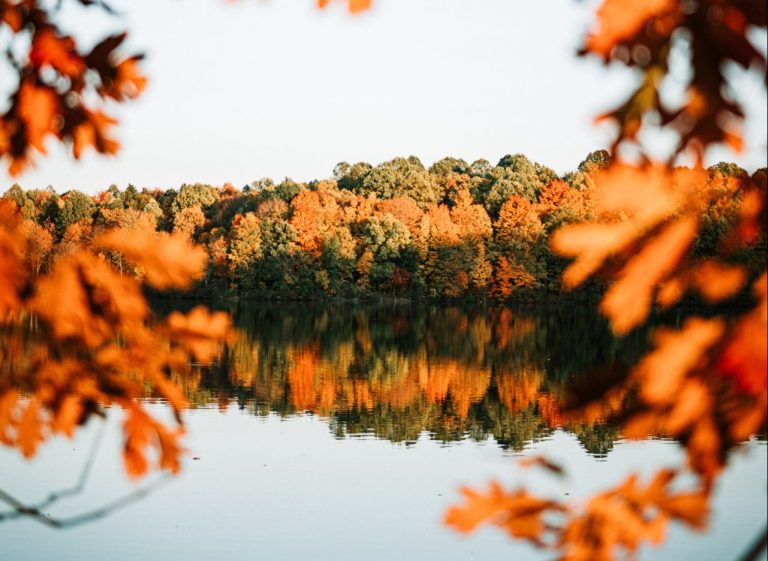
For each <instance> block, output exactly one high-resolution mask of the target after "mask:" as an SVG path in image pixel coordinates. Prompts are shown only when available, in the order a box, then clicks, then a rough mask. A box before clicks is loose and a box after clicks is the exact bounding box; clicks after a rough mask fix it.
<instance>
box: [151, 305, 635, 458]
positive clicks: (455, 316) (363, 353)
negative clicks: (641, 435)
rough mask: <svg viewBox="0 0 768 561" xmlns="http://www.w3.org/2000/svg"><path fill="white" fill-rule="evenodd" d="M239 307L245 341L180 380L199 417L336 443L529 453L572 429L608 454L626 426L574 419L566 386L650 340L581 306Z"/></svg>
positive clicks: (631, 355) (628, 356) (621, 363)
mask: <svg viewBox="0 0 768 561" xmlns="http://www.w3.org/2000/svg"><path fill="white" fill-rule="evenodd" d="M169 305H170V304H169V303H167V302H165V303H162V302H161V303H159V304H158V307H159V308H161V309H162V308H163V307H164V306H165V307H167V306H169ZM176 305H177V304H176V303H174V306H176ZM230 311H231V312H232V313H233V316H234V319H235V324H236V326H237V327H238V329H239V330H240V332H241V337H240V338H239V339H237V341H235V342H234V343H232V344H231V345H229V346H228V347H227V348H226V349H225V352H224V354H223V356H222V358H221V361H220V362H218V363H217V364H214V365H210V366H207V367H203V368H200V369H197V370H196V372H195V374H194V375H193V376H191V377H190V376H187V377H183V378H182V377H180V376H177V379H176V382H177V383H179V384H180V385H181V386H182V387H183V388H184V390H185V393H186V396H187V398H188V399H189V401H190V404H191V406H192V407H193V408H200V407H210V406H214V405H215V406H217V407H219V408H221V409H222V410H223V409H225V408H227V407H228V406H229V405H230V404H231V403H232V402H236V403H237V406H238V407H239V408H241V409H243V410H247V411H250V412H252V413H253V414H254V415H260V416H264V415H268V414H270V413H275V414H277V415H279V416H282V417H290V416H292V415H296V414H299V413H303V412H309V413H312V414H316V415H319V416H321V417H322V418H324V419H327V420H328V421H329V425H330V429H331V430H332V431H333V433H334V434H335V435H336V436H337V437H339V438H343V437H347V436H356V435H374V436H376V437H378V438H382V439H387V440H390V441H393V442H404V443H406V444H408V443H413V442H415V441H416V440H417V439H418V438H419V435H420V434H421V433H423V432H425V431H426V432H427V433H429V435H430V436H431V438H433V439H436V440H439V441H442V442H452V441H458V440H462V439H466V438H471V439H474V440H477V441H484V440H486V439H488V437H491V436H492V437H493V438H494V440H495V441H496V442H497V443H498V444H499V445H500V446H501V447H503V448H505V449H512V450H522V448H523V447H524V446H525V445H526V444H527V443H530V442H531V441H535V440H537V439H541V438H542V437H545V436H547V435H549V434H551V433H552V431H553V430H555V429H556V428H563V429H564V430H566V431H568V432H571V433H573V434H574V435H576V436H577V438H578V439H579V441H580V442H581V443H582V445H583V446H584V448H585V449H586V450H587V451H588V452H589V453H591V454H594V455H605V454H607V453H608V452H609V451H610V450H611V449H612V447H613V444H614V442H615V441H616V440H617V438H618V436H619V434H618V430H617V428H616V427H615V426H612V425H610V424H606V423H605V422H604V419H603V418H601V416H600V415H598V416H597V418H596V419H593V421H592V422H589V423H586V422H566V421H565V420H564V419H563V416H562V414H561V409H560V407H561V402H562V398H563V397H564V392H565V387H566V385H567V384H568V385H571V384H570V383H573V382H578V381H579V379H580V378H583V377H585V376H587V377H588V376H593V375H595V373H599V372H605V371H615V370H621V369H625V368H627V367H628V366H629V365H631V364H632V363H633V362H634V361H636V360H637V357H638V356H640V354H641V353H642V351H643V349H644V346H645V335H644V333H636V334H634V335H633V336H632V337H629V338H624V339H614V338H613V337H612V336H611V335H610V333H609V331H608V329H607V327H606V326H605V324H604V322H603V321H602V320H601V319H600V318H599V317H597V316H595V315H593V314H591V313H590V312H588V311H585V310H584V309H574V308H557V309H550V310H537V311H531V310H527V311H526V310H513V309H510V308H506V307H491V308H480V307H464V308H462V307H455V306H415V305H400V306H393V305H387V306H348V305H331V306H329V305H322V306H320V305H317V306H311V305H307V304H285V303H283V304H272V305H264V304H259V305H249V304H247V303H243V304H241V305H240V306H239V307H236V308H235V309H232V310H230ZM148 397H150V396H148ZM610 405H611V404H606V407H609V406H610Z"/></svg>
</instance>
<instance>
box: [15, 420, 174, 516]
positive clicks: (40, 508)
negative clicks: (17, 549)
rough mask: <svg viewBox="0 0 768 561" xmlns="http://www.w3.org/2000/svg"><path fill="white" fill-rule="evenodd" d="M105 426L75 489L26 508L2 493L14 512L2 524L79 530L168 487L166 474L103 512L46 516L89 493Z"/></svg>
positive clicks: (125, 496) (96, 438)
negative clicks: (26, 521)
mask: <svg viewBox="0 0 768 561" xmlns="http://www.w3.org/2000/svg"><path fill="white" fill-rule="evenodd" d="M105 426H106V423H104V422H102V423H101V425H100V426H99V429H98V432H97V433H96V437H95V438H94V441H93V444H92V445H91V449H90V451H89V453H88V458H87V459H86V461H85V464H84V465H83V469H82V471H81V472H80V477H79V478H78V481H77V483H76V484H75V485H74V486H72V487H67V488H64V489H61V490H58V491H53V492H52V493H50V494H49V495H48V497H46V498H45V499H44V500H42V501H40V502H39V503H35V504H25V503H23V502H22V501H20V500H18V499H16V498H15V497H13V496H12V495H10V494H9V493H7V492H6V491H4V490H2V489H0V501H3V502H4V503H6V504H7V505H8V506H10V507H11V508H12V509H13V510H12V511H8V512H0V522H4V521H7V520H13V519H16V518H21V517H25V516H26V517H28V518H31V519H33V520H36V521H37V522H40V523H41V524H44V525H46V526H49V527H51V528H60V529H63V528H71V527H73V526H78V525H80V524H84V523H86V522H91V521H94V520H97V519H99V518H103V517H105V516H107V515H109V514H111V513H112V512H115V511H117V510H119V509H121V508H124V507H126V506H128V505H129V504H131V503H133V502H136V501H138V500H140V499H142V498H144V497H146V496H147V495H149V494H150V493H152V492H153V491H155V490H156V489H158V488H159V487H160V486H162V485H163V484H165V483H167V482H168V481H169V480H170V475H168V474H164V475H162V476H160V477H159V478H158V479H156V480H155V481H154V482H152V483H151V484H149V485H145V486H144V487H141V488H140V489H136V490H135V491H132V492H131V493H128V494H126V495H124V496H122V497H119V498H117V499H115V500H113V501H110V502H108V503H106V504H105V505H103V506H101V507H99V508H96V509H93V510H89V511H86V512H83V513H80V514H76V515H73V516H69V517H66V518H57V517H53V516H51V515H50V514H49V513H46V512H44V510H45V509H47V508H49V507H50V506H52V505H53V504H55V503H57V502H58V501H59V500H61V499H66V498H69V497H73V496H76V495H78V494H80V493H82V492H83V491H84V490H85V487H86V485H87V483H88V479H89V477H90V474H91V471H92V468H93V464H94V461H95V458H96V455H97V453H98V450H99V448H100V447H101V443H102V440H103V438H104V430H105V429H104V427H105Z"/></svg>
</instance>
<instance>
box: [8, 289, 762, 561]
mask: <svg viewBox="0 0 768 561" xmlns="http://www.w3.org/2000/svg"><path fill="white" fill-rule="evenodd" d="M189 305H191V304H188V303H169V302H161V303H158V304H157V307H158V309H159V310H160V311H161V312H163V311H166V312H167V311H169V310H170V309H171V308H172V307H185V306H189ZM228 309H229V311H231V312H232V313H233V316H234V321H235V324H236V326H237V328H238V330H239V333H240V336H239V337H238V338H237V339H236V340H235V341H233V342H232V343H231V344H230V345H229V346H228V348H227V349H226V351H225V352H224V353H223V355H222V357H221V360H220V361H219V362H218V363H216V364H213V365H201V366H200V367H199V368H197V369H196V371H195V373H194V374H193V375H192V376H187V377H185V378H178V379H177V380H176V381H177V383H179V384H180V385H182V387H183V388H184V391H185V394H186V396H187V398H188V400H189V402H190V408H189V410H188V411H187V412H186V414H185V422H186V425H187V431H188V434H187V436H186V437H185V440H184V443H185V446H186V447H187V449H188V450H189V453H188V454H187V456H186V458H185V461H184V465H183V469H182V472H181V474H180V475H179V476H177V477H174V478H157V477H156V476H150V477H148V478H146V479H145V480H142V481H140V482H139V483H132V482H129V481H127V480H126V478H125V476H124V475H123V471H122V460H121V455H120V445H121V442H120V430H121V427H120V415H119V412H118V411H115V410H110V411H109V412H108V414H107V417H106V420H104V421H95V420H92V421H91V422H90V423H89V424H88V425H87V426H86V427H84V428H83V429H82V430H80V431H79V432H77V433H76V436H75V438H74V439H73V440H71V441H70V440H61V439H58V440H53V441H51V442H49V443H47V444H46V445H44V446H43V448H42V450H41V451H40V452H39V453H38V455H37V456H36V457H35V459H34V460H33V461H30V462H27V461H24V460H23V459H21V457H20V455H19V454H18V453H17V452H15V451H10V450H8V449H0V489H2V490H3V491H5V492H7V493H10V494H12V495H13V496H15V497H17V498H19V499H22V500H24V501H28V502H35V501H40V500H42V499H44V498H45V497H46V496H47V495H48V494H49V493H51V492H53V491H56V490H58V489H62V488H67V487H70V486H72V485H73V484H75V483H76V482H77V481H78V479H79V478H80V476H81V474H82V472H83V469H84V466H85V465H86V463H87V461H88V459H89V457H90V456H91V452H90V451H91V450H92V449H94V450H95V452H94V455H93V465H92V468H91V470H90V472H89V473H90V475H89V477H88V479H87V481H85V484H84V485H83V488H82V489H81V490H80V491H79V492H78V493H75V494H74V495H72V496H71V497H67V498H66V499H62V500H60V501H58V502H57V503H55V504H54V505H53V506H52V507H51V509H50V513H51V515H52V516H54V517H58V518H63V519H66V518H68V517H71V516H74V515H77V514H79V513H83V512H87V511H90V510H92V509H98V508H100V507H103V506H104V505H108V504H110V503H111V502H112V501H114V500H116V499H120V498H121V497H123V496H125V495H126V494H129V493H131V492H133V491H135V490H136V489H143V488H145V487H151V492H150V493H148V494H147V495H146V496H144V497H143V498H141V499H140V500H137V501H135V502H132V503H131V504H128V505H126V506H125V507H124V508H121V509H118V510H115V511H113V512H110V513H108V514H107V515H105V516H103V517H100V518H98V519H95V520H93V521H90V522H88V523H85V524H82V525H78V526H75V527H72V528H68V529H63V530H57V529H51V528H49V527H47V526H44V525H42V524H40V523H39V522H36V521H34V520H30V519H28V518H21V519H18V518H17V519H13V520H5V521H0V559H2V560H3V561H24V560H40V559H45V560H58V559H62V560H83V561H88V560H97V559H98V560H109V561H122V560H126V561H127V560H131V561H134V560H136V559H150V560H155V559H157V560H175V559H179V560H181V559H183V560H186V561H189V560H196V559H225V560H226V559H235V558H239V557H247V558H259V559H278V560H281V559H286V560H299V559H301V560H305V559H310V558H311V559H313V560H325V559H328V560H347V559H349V560H353V559H355V560H357V559H367V560H379V559H380V560H391V559H395V558H398V557H399V558H401V559H404V560H406V559H407V560H410V559H415V560H421V559H424V560H429V559H435V560H441V561H449V560H465V559H478V560H484V561H486V560H496V559H498V560H502V559H504V560H508V559H515V560H528V559H530V560H540V559H549V558H550V556H547V555H545V554H542V553H541V552H539V551H536V550H533V549H532V548H530V547H529V546H527V545H525V544H522V543H517V542H513V541H511V540H510V539H508V538H507V537H506V536H505V535H503V534H502V533H501V532H499V531H497V530H495V529H484V530H482V531H479V532H477V533H476V534H473V535H470V536H468V537H464V536H460V535H458V534H456V533H455V532H453V531H451V530H448V529H447V528H445V527H444V526H443V525H442V523H441V519H442V516H443V514H444V512H445V510H446V508H447V507H448V506H449V505H451V504H453V503H456V502H458V501H459V494H458V489H459V487H460V486H461V485H470V486H473V487H484V486H485V485H486V483H487V482H488V481H489V480H491V479H496V480H498V481H501V482H502V483H504V484H505V485H507V486H509V487H514V486H517V485H520V484H525V485H526V486H527V487H529V488H530V489H532V490H534V491H537V492H540V493H542V494H546V495H549V496H553V497H558V498H562V497H564V496H565V495H568V496H570V497H573V498H579V497H587V496H589V495H590V494H591V493H593V492H595V491H596V490H599V489H602V488H604V487H608V486H610V485H614V484H617V483H619V482H620V481H621V480H623V479H624V478H625V477H626V476H627V475H628V474H629V473H631V472H633V471H637V472H639V473H641V474H644V475H646V476H647V475H649V474H651V473H653V472H654V470H655V469H658V467H660V466H675V465H679V464H681V463H682V462H683V454H682V451H681V449H680V447H679V446H678V445H677V444H676V443H675V442H674V441H671V440H668V439H664V438H660V437H658V436H649V438H648V439H647V440H645V441H632V442H629V441H625V440H623V439H622V438H621V435H620V433H619V431H618V430H617V428H616V427H614V426H611V425H609V424H605V423H596V424H585V423H573V422H566V421H565V420H564V417H563V414H562V412H561V411H560V410H559V409H558V399H559V398H560V397H562V396H563V392H564V391H565V389H564V388H565V385H566V384H567V383H568V382H572V381H577V380H585V379H587V380H588V379H589V377H590V376H601V375H603V374H605V373H606V372H611V371H621V370H622V369H626V368H627V367H628V366H629V365H631V364H633V362H634V361H636V360H637V358H638V357H639V356H641V355H642V353H643V351H644V349H645V348H646V333H644V332H638V333H635V334H633V335H632V336H630V337H627V338H624V339H614V338H612V337H611V336H610V334H609V333H608V330H607V328H606V325H605V323H604V321H603V320H601V319H600V318H599V317H597V316H595V315H594V314H593V313H592V312H589V311H587V310H585V309H583V308H573V307H556V308H553V309H536V310H533V309H513V308H505V307H478V306H474V307H473V306H465V307H462V306H453V305H424V306H417V305H393V304H388V305H366V306H360V305H351V304H326V305H320V304H261V303H241V304H239V305H237V306H235V305H232V306H230V307H229V308H228ZM146 401H147V404H148V407H149V409H150V410H151V411H152V412H153V413H155V414H157V415H158V416H161V417H162V416H164V415H167V414H168V411H167V408H166V407H165V406H164V404H163V403H162V402H160V401H159V400H158V399H156V398H155V397H154V396H153V395H151V394H147V396H146ZM535 454H544V455H546V456H547V457H549V458H551V459H553V460H556V461H558V462H560V463H561V464H562V465H563V466H564V467H565V468H566V470H567V476H566V477H565V478H563V479H558V478H555V477H553V476H551V475H549V474H546V473H541V472H539V471H536V470H524V469H522V468H521V467H519V466H518V465H517V460H518V459H519V458H521V457H525V456H530V455H535ZM767 458H768V453H767V449H766V444H765V440H764V439H763V438H757V437H755V438H753V439H751V440H750V441H749V442H747V443H745V444H744V445H743V450H742V451H741V453H738V454H736V455H735V456H734V458H733V461H732V462H731V464H730V465H729V467H728V469H727V471H726V473H725V475H724V476H723V477H722V478H721V479H720V480H719V481H718V484H717V488H716V490H715V494H714V501H713V507H714V508H713V516H712V524H711V529H710V530H709V531H708V532H707V533H705V534H697V533H694V532H691V531H690V530H688V529H686V528H683V527H681V526H674V525H673V526H671V529H670V531H669V533H668V539H667V541H666V542H665V543H664V545H663V546H662V547H661V548H659V549H653V548H650V549H645V550H643V554H642V556H641V557H642V558H643V559H649V560H651V559H658V560H677V559H681V558H690V559H700V560H712V561H721V560H727V559H736V558H737V557H738V555H739V554H740V553H741V552H742V551H743V550H744V548H745V546H746V544H748V543H749V542H751V540H753V539H754V538H755V537H756V536H757V534H758V532H759V531H760V530H761V529H762V528H764V526H765V524H766V506H765V505H766V495H767V494H768V483H767V482H766V469H767V467H768V466H767V464H768V462H767V461H766V460H767ZM6 510H7V509H4V508H1V507H0V512H4V511H6Z"/></svg>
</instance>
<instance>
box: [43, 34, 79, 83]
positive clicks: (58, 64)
mask: <svg viewBox="0 0 768 561" xmlns="http://www.w3.org/2000/svg"><path fill="white" fill-rule="evenodd" d="M29 60H30V61H31V62H32V64H34V65H35V66H44V65H46V64H47V65H50V66H52V67H53V68H55V69H56V70H57V71H58V72H60V73H61V74H64V75H65V76H69V77H75V76H78V75H80V74H81V73H82V72H83V71H84V70H85V62H83V59H82V57H80V55H78V54H77V51H76V50H75V41H74V39H72V37H58V36H57V35H56V33H55V32H54V31H53V30H52V29H50V28H43V29H42V30H40V31H39V32H37V33H36V34H35V37H34V39H33V41H32V48H31V49H30V51H29Z"/></svg>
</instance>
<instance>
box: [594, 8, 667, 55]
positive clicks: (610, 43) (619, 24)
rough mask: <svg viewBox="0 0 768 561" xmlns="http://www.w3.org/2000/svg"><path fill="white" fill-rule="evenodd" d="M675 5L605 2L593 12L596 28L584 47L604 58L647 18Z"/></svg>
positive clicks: (636, 30) (631, 34)
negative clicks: (595, 16) (595, 14)
mask: <svg viewBox="0 0 768 561" xmlns="http://www.w3.org/2000/svg"><path fill="white" fill-rule="evenodd" d="M676 5H677V1H676V0H605V1H604V2H603V4H602V6H600V8H599V9H598V11H597V26H596V29H594V30H593V31H592V33H590V35H589V37H587V43H586V48H587V49H588V50H590V51H592V52H593V53H595V54H597V55H600V56H602V57H604V58H607V57H608V55H610V54H611V50H612V49H613V47H615V46H616V45H617V44H619V43H621V42H622V41H627V40H629V39H632V38H633V37H634V36H635V35H637V33H639V32H640V30H642V29H643V27H645V25H646V23H647V22H648V20H649V19H651V18H653V17H657V16H660V15H662V14H664V13H665V12H671V11H672V10H673V8H675V7H676Z"/></svg>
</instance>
